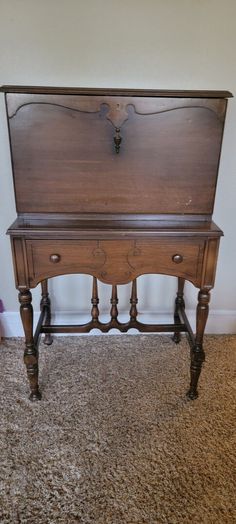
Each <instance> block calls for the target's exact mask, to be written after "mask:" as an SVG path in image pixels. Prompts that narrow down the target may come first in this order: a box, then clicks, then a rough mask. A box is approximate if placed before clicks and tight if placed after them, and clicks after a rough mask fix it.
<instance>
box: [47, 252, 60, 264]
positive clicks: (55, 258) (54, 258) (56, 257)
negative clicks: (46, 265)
mask: <svg viewBox="0 0 236 524" xmlns="http://www.w3.org/2000/svg"><path fill="white" fill-rule="evenodd" d="M50 260H51V262H53V264H57V262H60V260H61V257H60V255H57V254H54V255H50Z"/></svg>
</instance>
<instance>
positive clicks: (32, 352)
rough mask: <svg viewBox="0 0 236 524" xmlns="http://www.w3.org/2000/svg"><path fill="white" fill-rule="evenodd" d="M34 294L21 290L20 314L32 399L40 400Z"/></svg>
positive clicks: (25, 361)
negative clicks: (34, 325)
mask: <svg viewBox="0 0 236 524" xmlns="http://www.w3.org/2000/svg"><path fill="white" fill-rule="evenodd" d="M31 301H32V295H31V293H30V291H29V289H26V290H24V291H20V293H19V302H20V314H21V320H22V324H23V328H24V333H25V352H24V363H25V365H26V369H27V375H28V379H29V383H30V389H31V394H30V397H29V398H30V400H32V401H34V400H40V399H41V393H40V391H39V386H38V351H37V348H36V347H35V345H34V337H33V308H32V304H31Z"/></svg>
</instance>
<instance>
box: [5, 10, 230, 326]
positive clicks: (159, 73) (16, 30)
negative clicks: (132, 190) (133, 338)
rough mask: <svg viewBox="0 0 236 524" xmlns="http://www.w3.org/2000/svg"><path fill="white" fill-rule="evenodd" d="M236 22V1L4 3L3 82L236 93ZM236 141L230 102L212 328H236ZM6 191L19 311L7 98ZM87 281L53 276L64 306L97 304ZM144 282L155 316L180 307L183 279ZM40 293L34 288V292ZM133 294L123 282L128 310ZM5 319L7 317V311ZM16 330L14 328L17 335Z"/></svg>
mask: <svg viewBox="0 0 236 524" xmlns="http://www.w3.org/2000/svg"><path fill="white" fill-rule="evenodd" d="M235 19H236V2H235V0H225V1H224V2H222V0H198V1H195V2H194V1H192V2H191V1H190V0H178V1H176V0H145V1H141V0H119V2H117V1H114V0H86V2H85V1H82V0H40V2H38V1H36V0H0V84H28V85H58V86H60V85H61V86H97V87H103V86H104V87H108V86H109V87H137V88H138V87H140V88H167V89H217V90H218V89H227V90H231V91H232V92H236V89H235V86H236V67H235V48H236V31H235ZM235 144H236V100H235V99H231V100H230V102H229V109H228V115H227V123H226V128H225V137H224V143H223V151H222V158H221V164H220V173H219V183H218V189H217V197H216V206H215V214H214V218H215V221H216V222H217V223H218V224H219V225H220V226H221V227H222V228H223V229H224V232H225V238H224V239H223V241H222V244H221V251H220V258H219V264H218V271H217V279H216V286H215V289H214V291H213V293H212V302H211V308H212V319H213V320H210V329H211V331H217V330H218V331H228V332H233V331H235V330H236V278H235V272H234V267H235V262H234V261H235V259H236V241H235V240H236V234H235V231H234V228H235V225H236V212H235V195H236V147H235ZM0 190H1V209H0V213H1V219H0V224H1V239H0V242H1V245H0V249H1V260H0V264H1V283H0V286H1V287H0V298H2V300H3V302H4V305H5V309H6V310H7V311H8V312H15V311H17V310H18V303H17V293H16V291H15V288H14V281H13V272H12V264H11V255H10V246H9V238H8V237H6V236H5V230H6V228H7V227H8V225H9V224H10V223H11V222H12V221H13V220H14V218H15V205H14V196H13V185H12V179H11V167H10V156H9V146H8V137H7V127H6V117H5V109H4V100H3V95H1V97H0ZM88 280H89V277H82V276H78V277H75V276H70V277H63V278H61V277H60V278H58V279H54V280H53V281H51V282H50V285H51V291H52V295H53V299H54V306H55V307H56V309H57V310H74V311H78V310H84V309H86V308H87V309H89V308H90V289H88ZM59 284H60V286H59ZM139 286H140V296H141V295H142V300H141V301H140V302H141V304H140V307H141V306H142V307H143V308H144V309H145V310H146V311H149V312H153V311H156V310H157V311H166V312H168V311H169V312H170V311H172V305H173V294H174V292H175V279H173V278H171V277H158V276H146V277H142V279H141V281H140V285H139ZM68 288H69V290H68ZM187 288H188V298H187V305H188V307H189V308H190V309H193V308H194V307H195V301H196V290H195V289H194V288H193V286H192V285H190V284H189V285H188V286H187ZM69 291H72V301H70V299H69V295H70V294H69ZM101 293H102V299H103V302H104V301H105V299H106V300H108V295H109V293H108V292H107V291H105V290H104V289H103V288H102V290H101ZM38 295H39V292H38V291H37V290H36V291H35V292H34V297H35V298H37V297H38ZM128 295H129V292H128V289H127V287H126V286H125V287H124V288H123V289H122V290H121V301H120V309H121V310H124V309H125V303H126V302H128ZM37 309H38V306H37V301H36V310H37ZM9 318H10V317H8V324H9ZM12 318H15V317H14V315H13V316H12ZM214 319H215V320H214ZM2 321H4V322H6V314H5V317H4V318H3V319H2ZM12 326H13V327H12V329H11V334H13V333H15V334H17V333H18V332H17V331H14V324H12Z"/></svg>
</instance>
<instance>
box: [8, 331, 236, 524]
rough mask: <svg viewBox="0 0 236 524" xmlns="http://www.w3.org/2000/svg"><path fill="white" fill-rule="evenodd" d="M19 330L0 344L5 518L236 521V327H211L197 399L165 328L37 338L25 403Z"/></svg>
mask: <svg viewBox="0 0 236 524" xmlns="http://www.w3.org/2000/svg"><path fill="white" fill-rule="evenodd" d="M22 349H23V341H22V339H9V340H5V341H4V342H3V344H2V345H1V347H0V360H1V362H0V366H1V367H0V374H1V384H0V390H1V399H0V402H1V420H0V430H1V435H0V449H1V458H0V463H1V470H0V496H1V509H0V522H1V524H15V523H20V524H25V523H27V524H34V523H35V524H47V523H50V524H54V523H55V524H56V523H63V524H64V523H65V524H67V523H68V524H74V523H82V524H162V523H163V524H190V523H193V524H211V523H212V524H223V523H229V524H230V523H232V524H233V523H236V496H235V491H236V469H235V466H236V460H235V450H236V445H235V444H236V442H235V441H236V434H235V432H236V431H235V423H236V414H235V405H236V400H235V389H236V382H235V371H236V362H235V361H236V351H235V349H236V336H217V337H216V336H215V337H213V336H208V337H206V338H205V349H206V353H207V359H206V363H205V366H204V369H203V372H202V376H201V379H200V387H199V393H200V395H199V398H198V400H195V401H193V402H191V401H188V400H187V399H186V397H185V391H186V389H187V387H188V383H189V350H188V344H187V341H186V340H185V339H183V340H182V342H181V344H179V345H178V346H176V345H175V344H174V343H173V342H172V341H171V340H170V338H169V337H168V336H155V335H150V336H146V335H137V336H136V335H135V336H133V335H132V336H131V335H122V336H120V335H117V336H114V335H113V336H110V337H109V336H96V337H92V336H90V337H63V338H62V337H58V338H56V339H55V341H54V344H53V345H52V346H51V347H45V346H44V345H43V344H41V345H40V383H41V391H42V394H43V400H42V401H41V402H39V403H34V404H32V403H30V402H29V401H28V400H27V399H28V384H27V381H26V377H25V370H24V366H23V364H22Z"/></svg>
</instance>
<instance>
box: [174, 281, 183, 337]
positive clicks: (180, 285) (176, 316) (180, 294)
mask: <svg viewBox="0 0 236 524" xmlns="http://www.w3.org/2000/svg"><path fill="white" fill-rule="evenodd" d="M184 283H185V280H184V278H180V277H179V278H178V291H177V295H176V299H175V312H174V323H175V324H180V322H181V320H180V317H179V313H178V307H179V306H182V307H185V303H184ZM172 340H173V341H174V342H175V344H179V342H180V340H181V334H180V333H179V332H178V331H175V332H174V334H173V337H172Z"/></svg>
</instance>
